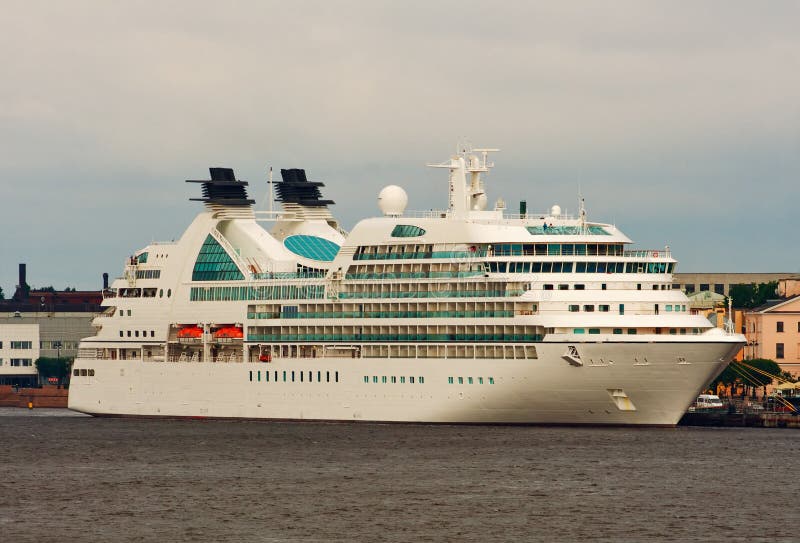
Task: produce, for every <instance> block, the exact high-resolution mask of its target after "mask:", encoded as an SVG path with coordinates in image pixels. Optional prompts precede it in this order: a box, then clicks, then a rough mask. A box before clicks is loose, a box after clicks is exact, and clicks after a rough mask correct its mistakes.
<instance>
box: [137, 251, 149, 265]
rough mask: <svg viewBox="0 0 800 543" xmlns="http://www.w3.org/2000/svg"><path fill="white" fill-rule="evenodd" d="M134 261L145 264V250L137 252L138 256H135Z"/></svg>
mask: <svg viewBox="0 0 800 543" xmlns="http://www.w3.org/2000/svg"><path fill="white" fill-rule="evenodd" d="M136 262H137V263H138V264H145V263H146V262H147V252H144V253H139V256H137V257H136Z"/></svg>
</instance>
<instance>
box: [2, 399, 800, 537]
mask: <svg viewBox="0 0 800 543" xmlns="http://www.w3.org/2000/svg"><path fill="white" fill-rule="evenodd" d="M0 443H2V450H3V458H2V462H0V488H1V489H2V491H0V534H3V535H2V540H3V541H9V542H11V541H13V542H23V541H58V542H67V541H352V540H356V541H418V540H422V541H443V540H451V541H574V540H589V539H591V540H598V541H620V540H628V541H687V540H713V541H745V540H748V541H752V540H756V541H792V540H796V539H797V538H798V534H799V533H800V523H798V518H800V517H798V514H797V511H798V510H799V509H798V503H797V502H798V491H797V490H796V489H797V484H796V480H797V476H798V473H799V471H798V469H797V468H798V467H800V460H799V459H800V432H798V431H796V430H785V429H750V428H725V429H713V428H677V429H620V428H612V429H604V428H547V427H502V426H499V427H498V426H433V425H429V426H425V425H398V424H391V425H390V424H385V425H381V424H319V423H272V422H223V421H175V420H134V419H97V418H92V417H85V416H74V415H71V414H70V412H68V411H65V410H34V411H32V412H28V411H26V410H20V409H11V408H6V409H0Z"/></svg>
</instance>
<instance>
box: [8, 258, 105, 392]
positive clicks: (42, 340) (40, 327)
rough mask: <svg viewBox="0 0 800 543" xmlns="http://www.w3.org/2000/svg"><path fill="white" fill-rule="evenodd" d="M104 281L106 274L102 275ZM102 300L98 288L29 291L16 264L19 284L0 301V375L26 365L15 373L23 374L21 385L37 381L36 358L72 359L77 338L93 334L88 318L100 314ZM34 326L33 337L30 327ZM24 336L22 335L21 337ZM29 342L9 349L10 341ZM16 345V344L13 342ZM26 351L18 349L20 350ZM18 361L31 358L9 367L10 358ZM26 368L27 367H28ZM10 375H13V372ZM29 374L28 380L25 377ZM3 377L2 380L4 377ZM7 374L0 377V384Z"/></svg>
mask: <svg viewBox="0 0 800 543" xmlns="http://www.w3.org/2000/svg"><path fill="white" fill-rule="evenodd" d="M103 280H104V284H106V285H107V284H108V275H107V274H104V275H103ZM102 300H103V294H102V292H101V291H99V290H97V291H52V290H31V289H30V287H29V286H28V284H27V281H26V266H25V264H20V265H19V284H18V285H17V287H16V291H15V292H14V295H13V297H12V298H11V299H9V300H0V329H2V334H0V341H2V347H0V353H2V354H0V358H2V365H0V376H8V375H12V373H10V372H8V371H6V370H8V369H9V368H10V367H14V368H17V369H19V368H26V370H25V371H22V372H17V373H19V375H20V376H23V377H24V379H23V381H25V383H24V384H32V385H35V384H37V380H36V379H35V376H36V373H37V371H36V359H38V358H39V357H50V358H56V357H59V356H60V357H65V358H75V357H76V356H77V355H78V344H79V343H80V340H81V339H83V338H85V337H89V336H92V335H94V334H95V328H94V327H93V326H92V320H93V319H94V318H95V317H96V316H97V314H98V313H100V311H101V308H100V303H101V302H102ZM33 328H35V329H36V333H35V337H34V334H33V333H32V332H31V330H32V329H33ZM23 336H24V337H23ZM12 341H14V342H18V341H23V342H32V345H31V348H30V349H13V350H12V349H10V345H11V342H12ZM15 345H16V343H15ZM23 350H24V351H26V352H24V353H23V352H22V351H23ZM12 358H13V359H14V360H17V359H18V360H20V361H21V362H19V363H20V364H23V363H25V362H26V361H27V360H28V359H30V360H31V364H30V365H20V366H9V364H10V360H11V359H12ZM28 368H29V369H28ZM13 375H17V374H16V373H13ZM30 375H33V376H34V380H33V381H32V382H31V381H30V379H29V376H30ZM4 379H5V380H4ZM10 379H11V378H10V377H0V384H20V383H17V382H7V381H9V380H10Z"/></svg>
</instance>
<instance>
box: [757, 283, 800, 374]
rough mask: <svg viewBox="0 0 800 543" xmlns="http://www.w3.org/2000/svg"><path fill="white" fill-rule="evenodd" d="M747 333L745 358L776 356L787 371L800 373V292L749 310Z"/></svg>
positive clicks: (784, 289)
mask: <svg viewBox="0 0 800 543" xmlns="http://www.w3.org/2000/svg"><path fill="white" fill-rule="evenodd" d="M789 288H791V286H789ZM780 289H781V287H779V291H780ZM789 291H790V292H791V290H789ZM783 292H787V285H783ZM745 335H746V337H747V345H746V346H745V347H744V351H745V359H753V358H767V359H770V360H774V361H775V362H777V363H778V365H779V366H780V367H781V369H783V370H784V371H788V372H789V373H791V374H792V375H793V376H794V377H795V378H797V377H800V294H795V295H793V296H790V297H788V298H784V299H780V300H770V301H769V302H767V303H766V304H764V305H761V306H759V307H756V308H755V309H752V310H751V311H748V312H747V313H746V314H745Z"/></svg>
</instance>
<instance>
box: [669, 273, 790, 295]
mask: <svg viewBox="0 0 800 543" xmlns="http://www.w3.org/2000/svg"><path fill="white" fill-rule="evenodd" d="M798 277H800V276H798V274H797V273H791V272H786V273H725V272H722V273H714V272H712V273H676V274H674V275H673V278H672V288H673V289H676V290H682V291H684V292H685V293H686V294H693V293H695V292H705V291H710V292H714V293H716V294H721V295H723V296H727V295H728V294H729V293H730V290H731V287H732V286H734V285H753V284H756V285H757V284H759V283H771V282H773V281H778V282H780V281H781V280H783V279H789V278H794V279H795V280H797V279H798Z"/></svg>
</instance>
